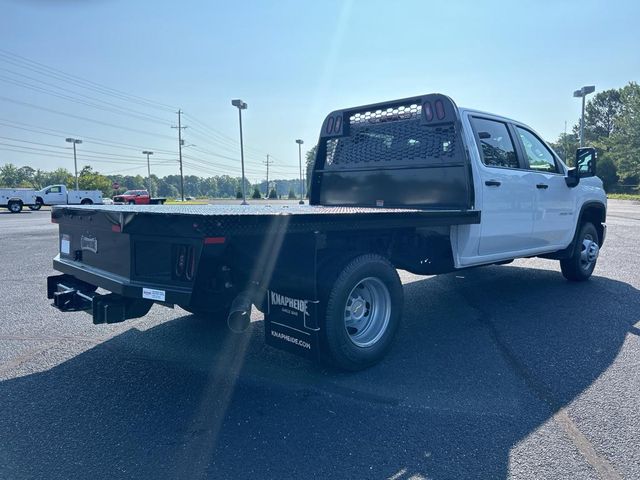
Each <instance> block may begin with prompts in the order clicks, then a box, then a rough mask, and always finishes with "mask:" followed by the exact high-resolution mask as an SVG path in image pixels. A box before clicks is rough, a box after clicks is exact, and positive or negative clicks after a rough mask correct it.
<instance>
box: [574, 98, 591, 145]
mask: <svg viewBox="0 0 640 480" xmlns="http://www.w3.org/2000/svg"><path fill="white" fill-rule="evenodd" d="M595 91H596V87H595V86H594V85H586V86H584V87H582V88H581V89H580V90H576V91H575V92H573V96H574V97H575V98H582V115H581V116H580V148H582V147H584V106H585V101H586V97H587V95H589V94H590V93H593V92H595Z"/></svg>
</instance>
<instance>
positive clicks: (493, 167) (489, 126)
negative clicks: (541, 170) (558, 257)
mask: <svg viewBox="0 0 640 480" xmlns="http://www.w3.org/2000/svg"><path fill="white" fill-rule="evenodd" d="M470 121H471V125H472V127H473V130H474V136H475V139H476V143H477V145H478V150H479V153H480V158H481V160H482V164H481V165H479V173H480V181H481V188H482V221H481V223H480V232H481V234H480V241H479V245H478V254H479V255H495V254H505V258H506V257H508V256H509V253H510V252H516V251H519V250H527V249H529V248H532V242H531V234H532V231H533V209H534V202H535V192H534V191H533V190H532V189H531V188H530V185H529V182H528V180H527V178H526V177H527V175H528V174H529V172H528V171H527V170H525V169H524V168H523V166H524V165H523V162H522V159H521V158H520V156H519V155H518V153H517V150H516V148H515V142H514V139H513V136H512V133H511V132H512V130H511V129H510V128H509V127H508V125H507V124H506V123H505V122H502V121H500V120H497V119H490V118H484V117H475V116H474V117H471V118H470Z"/></svg>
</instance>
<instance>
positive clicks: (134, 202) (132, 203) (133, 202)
mask: <svg viewBox="0 0 640 480" xmlns="http://www.w3.org/2000/svg"><path fill="white" fill-rule="evenodd" d="M128 203H129V205H135V204H136V201H135V200H129V202H128Z"/></svg>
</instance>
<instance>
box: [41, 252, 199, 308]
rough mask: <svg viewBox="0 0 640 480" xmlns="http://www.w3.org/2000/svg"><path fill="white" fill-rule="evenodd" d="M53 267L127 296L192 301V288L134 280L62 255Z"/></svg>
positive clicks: (176, 301) (170, 300)
mask: <svg viewBox="0 0 640 480" xmlns="http://www.w3.org/2000/svg"><path fill="white" fill-rule="evenodd" d="M53 268H54V269H55V270H57V271H59V272H62V273H65V274H67V275H69V276H71V277H73V278H75V279H77V280H80V281H81V282H84V283H87V284H89V285H92V286H94V287H100V288H104V289H105V290H109V291H110V292H113V293H115V294H117V295H120V296H122V297H126V298H131V299H148V300H152V301H156V302H161V303H165V304H178V305H189V303H190V302H191V293H192V289H191V288H185V287H176V286H172V285H158V284H150V283H141V282H136V281H132V280H130V279H128V278H126V277H122V276H120V275H115V274H113V273H110V272H106V271H104V270H100V269H98V268H94V267H90V266H88V265H85V264H83V263H80V262H76V261H73V260H69V259H66V258H60V255H57V256H56V257H55V258H54V259H53Z"/></svg>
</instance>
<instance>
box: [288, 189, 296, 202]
mask: <svg viewBox="0 0 640 480" xmlns="http://www.w3.org/2000/svg"><path fill="white" fill-rule="evenodd" d="M295 198H296V192H294V191H293V188H290V189H289V200H295Z"/></svg>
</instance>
